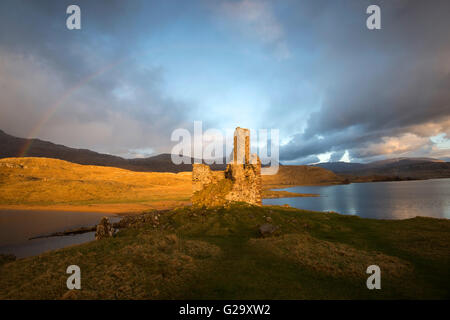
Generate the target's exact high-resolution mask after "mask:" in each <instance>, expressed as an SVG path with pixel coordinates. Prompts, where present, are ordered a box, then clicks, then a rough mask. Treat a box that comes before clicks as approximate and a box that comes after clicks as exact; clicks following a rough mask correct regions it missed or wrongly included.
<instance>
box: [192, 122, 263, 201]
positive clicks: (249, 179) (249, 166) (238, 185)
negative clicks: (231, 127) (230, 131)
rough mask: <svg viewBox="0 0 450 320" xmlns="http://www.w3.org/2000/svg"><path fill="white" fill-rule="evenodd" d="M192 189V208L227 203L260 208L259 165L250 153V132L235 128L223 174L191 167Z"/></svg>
mask: <svg viewBox="0 0 450 320" xmlns="http://www.w3.org/2000/svg"><path fill="white" fill-rule="evenodd" d="M192 188H193V196H192V204H193V205H195V206H207V207H210V206H220V205H224V204H226V203H227V202H230V201H240V202H247V203H250V204H253V205H261V162H260V160H259V158H258V156H257V155H256V154H250V130H248V129H243V128H239V127H238V128H236V130H235V132H234V148H233V159H232V161H231V162H230V163H229V164H228V165H227V168H226V170H225V171H211V169H210V168H209V166H208V165H205V164H194V165H193V169H192Z"/></svg>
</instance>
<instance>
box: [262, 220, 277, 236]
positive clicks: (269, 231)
mask: <svg viewBox="0 0 450 320" xmlns="http://www.w3.org/2000/svg"><path fill="white" fill-rule="evenodd" d="M277 230H278V227H277V226H274V225H273V224H270V223H265V224H263V225H260V226H259V234H260V235H261V236H262V237H263V238H266V237H270V236H271V235H274V234H275V233H276V231H277Z"/></svg>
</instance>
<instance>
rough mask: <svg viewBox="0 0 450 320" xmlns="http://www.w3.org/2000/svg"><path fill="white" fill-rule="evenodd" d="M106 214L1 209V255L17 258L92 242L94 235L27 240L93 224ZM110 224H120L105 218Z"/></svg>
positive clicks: (115, 217)
mask: <svg viewBox="0 0 450 320" xmlns="http://www.w3.org/2000/svg"><path fill="white" fill-rule="evenodd" d="M105 215H107V214H104V213H98V212H67V211H30V210H0V253H12V254H14V255H16V256H17V257H18V258H22V257H27V256H32V255H36V254H39V253H42V252H45V251H49V250H54V249H59V248H63V247H66V246H69V245H74V244H79V243H83V242H87V241H91V240H94V237H95V233H94V232H90V233H84V234H78V235H70V236H64V237H51V238H42V239H34V240H28V239H29V238H31V237H35V236H39V235H46V234H50V233H53V232H58V231H64V230H68V229H74V228H80V227H89V226H93V225H96V224H97V223H98V222H99V221H100V219H101V218H102V217H103V216H105ZM107 216H108V217H109V218H110V221H111V222H116V221H119V220H120V218H119V217H117V216H114V215H107Z"/></svg>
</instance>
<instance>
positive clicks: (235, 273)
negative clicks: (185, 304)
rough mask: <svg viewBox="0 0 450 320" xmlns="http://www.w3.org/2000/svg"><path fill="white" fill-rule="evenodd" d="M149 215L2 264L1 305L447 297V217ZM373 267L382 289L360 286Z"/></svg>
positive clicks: (262, 212)
mask: <svg viewBox="0 0 450 320" xmlns="http://www.w3.org/2000/svg"><path fill="white" fill-rule="evenodd" d="M153 215H158V219H148V220H147V221H149V222H142V223H139V224H134V226H133V227H129V228H126V229H122V230H121V231H120V232H119V233H118V234H117V235H116V236H115V237H114V238H108V239H103V240H100V241H93V242H90V243H86V244H83V245H77V246H72V247H69V248H65V249H60V250H57V251H52V252H49V253H45V254H42V255H40V256H37V257H31V258H25V259H20V260H17V261H14V262H3V265H2V266H0V299H449V298H450V292H449V288H450V257H449V255H448V253H449V251H450V221H448V220H445V219H432V218H414V219H408V220H398V221H387V220H371V219H361V218H358V217H356V216H345V215H339V214H334V213H321V212H308V211H302V210H297V209H293V208H282V207H253V206H247V205H240V204H236V205H233V206H231V207H228V208H216V209H209V210H203V209H194V208H191V207H186V208H180V209H176V210H173V211H167V212H164V213H159V214H158V213H154V214H153ZM153 217H154V216H153ZM150 221H153V222H150ZM154 221H159V222H158V223H155V222H154ZM268 221H269V222H270V223H271V224H273V225H275V226H277V227H279V229H278V231H277V233H276V234H273V235H272V236H269V237H265V238H263V237H261V236H260V235H259V234H258V226H259V225H261V224H264V223H267V222H268ZM72 264H76V265H78V266H80V268H81V274H82V277H81V290H75V291H68V290H67V288H66V280H67V277H68V275H67V274H66V268H67V266H69V265H72ZM372 264H375V265H378V266H379V267H380V268H381V288H382V289H381V290H368V289H367V288H366V279H367V277H368V275H367V274H366V268H367V267H368V266H369V265H372Z"/></svg>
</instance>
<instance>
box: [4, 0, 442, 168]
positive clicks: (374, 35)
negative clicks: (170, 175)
mask: <svg viewBox="0 0 450 320" xmlns="http://www.w3.org/2000/svg"><path fill="white" fill-rule="evenodd" d="M71 4H77V5H79V6H80V8H81V23H82V29H81V30H68V29H67V28H66V18H67V17H68V15H67V14H66V8H67V7H68V6H69V5H71ZM370 4H377V5H379V6H380V8H381V26H382V29H381V30H368V29H367V27H366V19H367V17H368V14H366V9H367V7H368V6H369V5H370ZM195 120H200V121H203V127H204V129H208V128H217V129H220V130H225V129H228V128H233V127H236V126H241V127H249V128H255V129H259V128H268V129H270V128H275V129H279V130H280V138H281V143H282V145H281V149H280V157H281V160H282V161H283V162H286V163H312V162H317V161H319V160H321V161H327V160H330V161H338V160H341V159H342V160H346V161H348V160H350V161H355V162H361V161H362V162H365V161H372V160H378V159H384V158H392V157H403V156H414V157H415V156H426V157H436V158H441V159H449V157H450V140H449V139H450V1H448V0H442V1H438V0H430V1H412V0H411V1H407V0H395V1H392V0H391V1H376V0H346V1H335V0H328V1H326V0H308V1H305V0H303V1H302V0H292V1H291V0H283V1H265V0H234V1H231V0H230V1H225V0H198V1H195V0H189V1H138V0H127V1H124V0H122V1H119V0H108V1H100V0H89V1H81V0H70V1H65V0H53V1H45V0H39V1H34V0H12V1H10V0H2V1H1V2H0V129H1V130H3V131H5V132H7V133H9V134H12V135H15V136H20V137H38V138H41V139H44V140H50V141H52V142H55V143H61V144H64V145H68V146H71V147H82V148H89V149H92V150H95V151H98V152H105V153H110V154H115V155H120V156H123V157H142V156H148V155H151V154H157V153H162V152H170V150H171V148H172V146H173V145H174V143H173V142H171V141H170V135H171V133H172V132H173V130H175V129H177V128H186V129H189V130H191V129H192V127H193V121H195ZM448 161H450V160H448Z"/></svg>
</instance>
